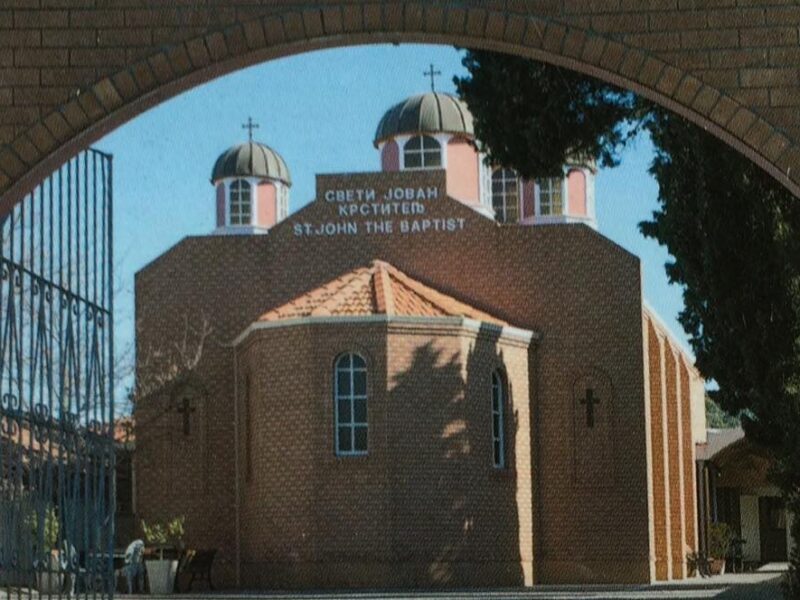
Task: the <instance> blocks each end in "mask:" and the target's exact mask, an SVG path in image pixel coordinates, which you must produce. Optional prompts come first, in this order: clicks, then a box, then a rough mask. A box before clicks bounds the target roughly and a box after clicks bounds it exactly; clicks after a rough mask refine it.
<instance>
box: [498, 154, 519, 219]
mask: <svg viewBox="0 0 800 600" xmlns="http://www.w3.org/2000/svg"><path fill="white" fill-rule="evenodd" d="M507 173H510V174H511V175H512V177H508V176H507V175H506V174H507ZM498 174H500V176H501V178H500V180H499V181H500V182H501V183H502V184H503V190H502V192H500V195H501V196H502V198H503V214H502V217H503V218H502V219H499V218H498V215H497V211H496V209H495V207H494V198H495V191H494V184H495V175H498ZM512 180H513V181H516V184H517V192H516V196H517V198H516V206H517V217H516V220H514V221H509V220H508V206H509V202H508V195H509V192H508V191H507V189H506V188H507V185H508V182H510V181H512ZM491 186H492V187H491V198H492V214H494V215H495V220H496V221H498V222H499V223H519V221H520V213H521V211H520V201H521V200H522V181H521V180H520V177H519V175H518V174H517V172H516V171H514V169H507V168H503V167H500V168H498V169H495V170H494V171H492V178H491Z"/></svg>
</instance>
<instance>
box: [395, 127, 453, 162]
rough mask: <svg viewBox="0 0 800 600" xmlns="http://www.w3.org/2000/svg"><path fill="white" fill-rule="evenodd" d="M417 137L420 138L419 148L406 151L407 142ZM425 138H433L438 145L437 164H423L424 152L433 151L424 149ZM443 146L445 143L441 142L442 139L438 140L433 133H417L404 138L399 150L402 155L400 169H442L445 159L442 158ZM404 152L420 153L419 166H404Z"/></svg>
mask: <svg viewBox="0 0 800 600" xmlns="http://www.w3.org/2000/svg"><path fill="white" fill-rule="evenodd" d="M418 138H419V139H420V140H421V144H420V149H419V150H408V151H407V150H406V146H408V144H410V143H411V142H412V141H413V140H416V139H418ZM426 139H431V140H433V141H434V142H436V143H437V144H438V145H439V164H438V165H426V164H425V153H426V152H428V153H431V152H433V150H432V149H430V150H427V151H426V150H425V140H426ZM444 146H445V143H443V142H442V140H440V139H439V138H438V137H437V136H435V135H428V134H424V133H420V134H419V135H412V136H410V137H409V138H408V139H407V140H405V141H404V142H403V145H402V147H401V151H400V154H401V156H402V165H401V167H402V170H404V171H423V170H430V169H444V168H446V165H445V160H444ZM406 152H409V153H413V154H419V155H420V166H419V167H408V166H406Z"/></svg>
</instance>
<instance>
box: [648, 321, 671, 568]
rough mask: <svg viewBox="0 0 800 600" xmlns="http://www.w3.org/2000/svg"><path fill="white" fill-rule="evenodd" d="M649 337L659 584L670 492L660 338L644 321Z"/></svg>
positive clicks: (665, 558)
mask: <svg viewBox="0 0 800 600" xmlns="http://www.w3.org/2000/svg"><path fill="white" fill-rule="evenodd" d="M645 324H646V327H647V336H648V354H649V356H648V360H649V363H650V368H649V370H648V373H649V386H650V426H651V444H652V448H653V450H652V452H653V467H652V469H653V475H652V478H653V535H654V550H655V556H654V560H655V578H656V579H657V580H658V581H665V580H667V579H669V575H670V573H671V568H670V564H669V563H670V554H671V551H670V540H669V525H668V519H667V517H668V515H667V503H668V498H669V490H668V487H667V479H666V478H667V469H668V464H667V461H668V459H667V453H666V448H667V446H666V435H665V431H666V420H665V418H664V414H665V411H666V407H665V406H664V394H663V389H662V383H663V379H662V369H663V358H662V347H661V344H662V338H660V337H659V336H658V334H657V333H656V330H655V327H653V324H652V322H651V321H649V320H646V321H645Z"/></svg>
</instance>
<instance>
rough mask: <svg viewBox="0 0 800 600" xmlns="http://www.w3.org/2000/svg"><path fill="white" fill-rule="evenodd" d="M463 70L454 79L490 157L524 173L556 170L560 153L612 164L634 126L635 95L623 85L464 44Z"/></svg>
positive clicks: (561, 164)
mask: <svg viewBox="0 0 800 600" xmlns="http://www.w3.org/2000/svg"><path fill="white" fill-rule="evenodd" d="M464 66H466V67H467V69H468V70H469V73H470V74H469V76H468V77H462V78H456V79H455V84H456V88H457V90H458V93H459V95H460V96H461V97H462V98H463V99H464V100H465V101H466V102H467V105H468V106H469V108H470V111H472V114H473V115H475V116H477V119H476V120H475V135H476V137H477V139H479V140H480V141H481V142H482V143H484V144H486V146H487V148H486V149H487V150H488V154H489V156H490V158H491V159H492V162H494V163H496V164H502V165H513V166H514V168H515V169H516V170H517V171H518V172H519V173H520V174H521V175H522V176H523V177H528V178H531V177H533V176H543V175H556V174H560V173H561V169H562V167H563V164H564V158H565V157H566V156H585V157H592V158H594V159H596V160H597V161H598V162H599V164H601V165H602V166H612V165H616V164H617V163H618V160H619V157H618V150H619V149H621V148H622V146H623V145H624V143H625V142H626V141H627V140H628V138H629V137H630V136H631V135H633V134H634V133H635V128H631V127H630V124H631V123H633V122H635V121H636V119H635V118H632V117H635V116H636V113H637V112H638V106H637V103H636V97H635V96H634V95H633V94H632V93H630V92H626V91H624V90H620V89H619V88H615V87H614V86H611V85H606V84H604V83H602V82H599V81H597V80H593V79H590V78H587V77H585V76H583V75H581V74H579V73H575V72H573V71H567V70H564V69H558V68H554V67H551V66H549V65H545V64H543V63H538V62H534V61H531V60H527V59H524V58H520V57H516V56H509V55H504V54H496V53H493V52H487V51H482V50H470V51H468V52H467V53H466V55H465V57H464Z"/></svg>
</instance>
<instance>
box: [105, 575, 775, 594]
mask: <svg viewBox="0 0 800 600" xmlns="http://www.w3.org/2000/svg"><path fill="white" fill-rule="evenodd" d="M780 578H781V574H778V573H752V574H744V575H723V576H719V577H714V578H710V579H692V580H688V581H683V582H678V583H670V584H655V585H646V586H541V587H537V588H530V589H499V590H474V591H473V590H468V591H467V590H465V591H458V590H454V591H416V592H391V591H366V592H271V593H265V592H241V593H232V594H230V593H229V594H226V593H224V592H220V593H216V594H209V593H207V592H198V593H192V594H181V595H180V596H165V597H163V598H158V600H203V599H205V598H211V599H212V600H684V599H685V600H694V599H701V598H714V599H715V600H782V598H783V596H782V594H781V590H780ZM118 598H120V599H121V600H156V597H155V596H123V595H120V596H118Z"/></svg>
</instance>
